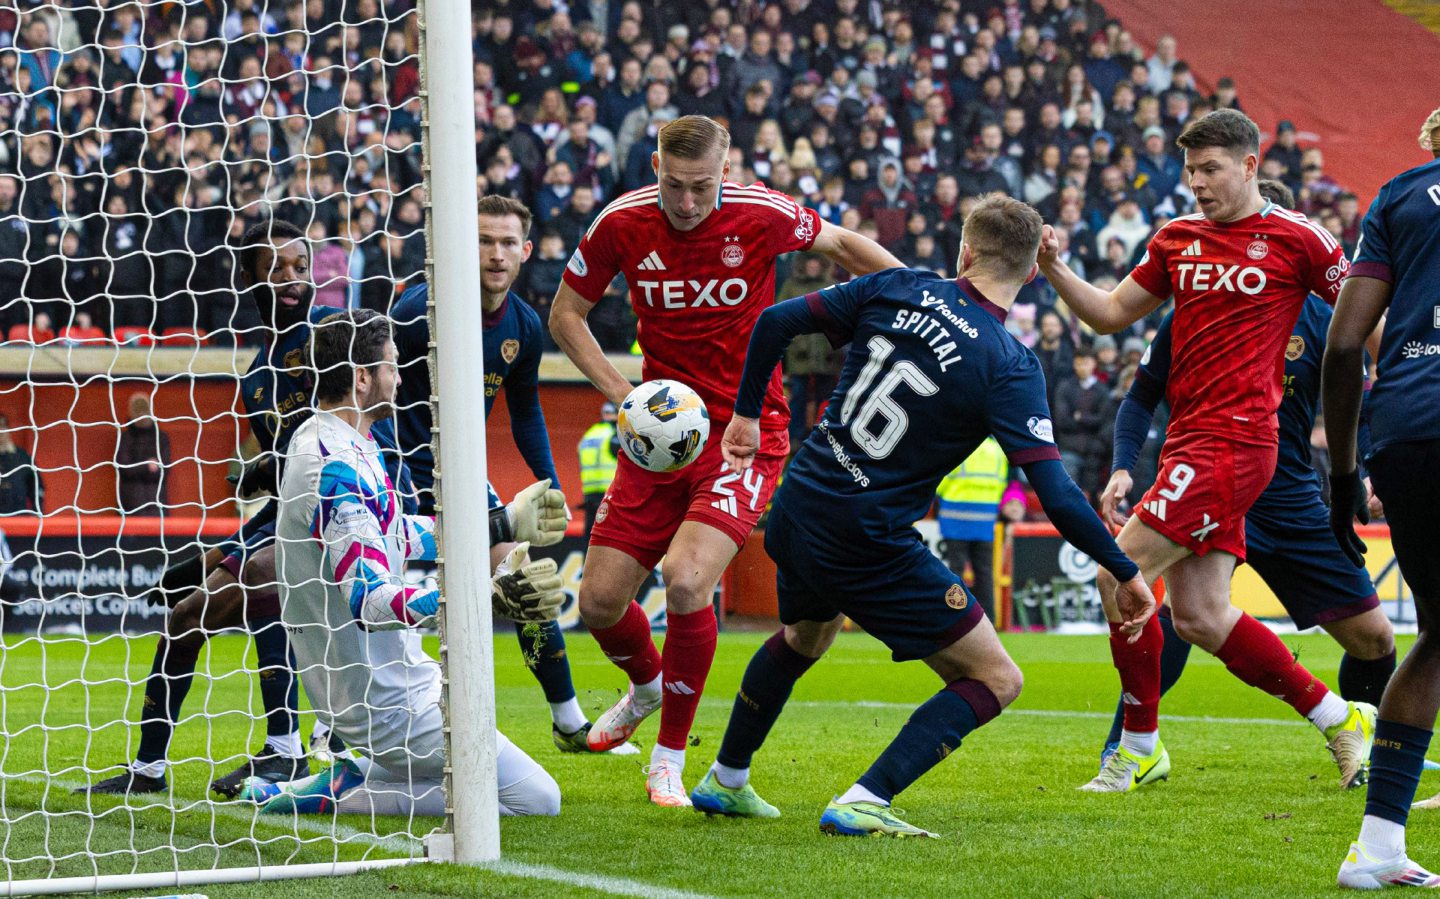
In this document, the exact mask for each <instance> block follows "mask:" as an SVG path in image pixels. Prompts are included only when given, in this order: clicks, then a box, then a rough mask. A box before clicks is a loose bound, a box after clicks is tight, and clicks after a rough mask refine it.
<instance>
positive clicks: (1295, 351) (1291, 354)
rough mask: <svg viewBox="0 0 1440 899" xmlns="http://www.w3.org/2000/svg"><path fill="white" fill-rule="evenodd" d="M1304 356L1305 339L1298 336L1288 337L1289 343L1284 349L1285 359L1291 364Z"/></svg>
mask: <svg viewBox="0 0 1440 899" xmlns="http://www.w3.org/2000/svg"><path fill="white" fill-rule="evenodd" d="M1303 355H1305V338H1303V337H1301V336H1300V335H1299V334H1292V335H1290V343H1289V344H1287V345H1286V347H1285V358H1286V359H1288V360H1289V361H1291V362H1294V361H1295V360H1296V359H1299V358H1300V357H1301V356H1303Z"/></svg>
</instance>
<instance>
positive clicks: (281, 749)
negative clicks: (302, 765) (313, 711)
mask: <svg viewBox="0 0 1440 899" xmlns="http://www.w3.org/2000/svg"><path fill="white" fill-rule="evenodd" d="M265 748H266V749H270V750H273V751H274V753H275V754H276V755H283V756H285V758H287V759H298V758H302V757H304V755H305V747H304V746H302V745H301V743H300V732H299V731H291V732H290V733H288V734H286V735H285V736H283V737H266V738H265Z"/></svg>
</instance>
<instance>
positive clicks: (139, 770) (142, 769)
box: [130, 759, 170, 778]
mask: <svg viewBox="0 0 1440 899" xmlns="http://www.w3.org/2000/svg"><path fill="white" fill-rule="evenodd" d="M169 767H170V763H169V762H167V761H165V760H164V759H161V760H160V761H158V762H140V761H135V762H131V763H130V770H131V771H134V772H135V773H136V774H138V775H140V776H141V777H157V778H158V777H164V776H165V771H166V769H167V768H169Z"/></svg>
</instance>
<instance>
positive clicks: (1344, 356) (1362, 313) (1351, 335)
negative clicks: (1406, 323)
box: [1320, 277, 1391, 566]
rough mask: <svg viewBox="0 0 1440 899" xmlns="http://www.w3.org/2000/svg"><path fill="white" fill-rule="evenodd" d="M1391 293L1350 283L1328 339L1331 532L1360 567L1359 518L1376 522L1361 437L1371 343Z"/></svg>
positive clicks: (1381, 284) (1363, 281)
mask: <svg viewBox="0 0 1440 899" xmlns="http://www.w3.org/2000/svg"><path fill="white" fill-rule="evenodd" d="M1390 294H1391V286H1390V284H1389V282H1386V281H1382V280H1380V279H1378V278H1366V277H1350V278H1348V279H1346V281H1345V286H1344V287H1343V288H1341V290H1340V299H1339V300H1338V301H1336V303H1335V317H1334V318H1333V319H1331V321H1330V333H1329V335H1328V336H1327V337H1326V338H1325V361H1324V364H1323V367H1322V370H1321V388H1320V393H1321V397H1322V398H1323V402H1324V409H1325V437H1326V440H1327V442H1328V443H1329V444H1330V530H1332V531H1333V532H1334V533H1335V539H1336V540H1337V541H1339V543H1340V548H1341V549H1342V550H1344V551H1345V555H1347V556H1349V557H1350V561H1352V562H1354V563H1355V564H1356V565H1357V566H1363V565H1364V564H1365V558H1364V555H1363V554H1364V552H1365V544H1364V542H1363V541H1362V540H1361V539H1360V538H1359V537H1358V536H1356V534H1355V525H1354V519H1355V518H1356V517H1359V518H1360V520H1361V521H1362V522H1364V521H1369V519H1370V513H1369V509H1368V508H1367V503H1366V499H1367V497H1366V494H1365V488H1364V485H1363V484H1361V482H1360V472H1359V471H1358V469H1357V464H1356V432H1357V430H1358V429H1359V427H1360V403H1361V400H1362V398H1363V396H1364V390H1365V373H1364V364H1365V343H1366V340H1367V339H1368V338H1369V336H1370V334H1371V333H1372V332H1373V331H1374V330H1375V328H1376V326H1378V325H1379V324H1380V319H1381V317H1382V316H1383V315H1384V314H1385V310H1386V308H1388V307H1389V305H1390Z"/></svg>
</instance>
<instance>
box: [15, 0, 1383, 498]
mask: <svg viewBox="0 0 1440 899" xmlns="http://www.w3.org/2000/svg"><path fill="white" fill-rule="evenodd" d="M15 6H16V7H17V8H18V9H17V8H11V6H10V4H8V3H3V2H0V46H5V45H12V46H11V47H10V48H9V49H4V50H0V123H3V126H0V131H3V135H0V137H3V139H0V309H3V310H4V312H3V319H0V325H3V327H4V328H6V329H7V334H8V335H9V336H10V338H11V339H12V340H13V339H20V340H34V341H39V340H44V339H48V338H51V337H56V338H65V337H69V338H70V339H72V340H96V339H107V338H109V337H111V336H114V337H119V338H122V339H123V338H125V337H130V338H131V339H137V338H136V335H137V334H139V333H140V332H144V333H145V334H155V335H161V338H160V339H162V340H164V339H175V340H181V341H183V340H187V339H193V338H192V337H191V336H190V335H191V334H192V333H193V332H195V331H196V330H198V331H201V332H207V333H208V335H209V338H208V339H210V340H212V341H220V342H224V341H227V340H231V339H235V337H236V335H237V334H238V337H239V339H241V340H246V339H250V338H249V337H248V336H247V334H246V333H245V332H246V330H247V329H248V328H250V327H252V326H253V325H254V324H255V320H254V316H253V313H252V312H251V311H250V310H249V309H248V308H247V307H246V304H245V303H243V302H240V301H238V300H237V297H236V292H235V285H234V282H233V275H234V272H233V260H234V254H233V245H234V243H235V241H236V240H237V238H238V236H239V235H240V234H241V233H242V232H243V231H244V229H245V228H246V227H247V226H248V225H249V224H250V223H251V222H254V221H257V220H259V219H260V218H261V217H263V216H265V215H271V214H273V215H275V216H278V217H281V218H285V219H288V220H290V221H293V222H295V223H297V224H299V225H301V226H302V227H304V228H306V229H307V230H308V233H309V235H310V237H311V238H312V240H313V241H314V247H315V250H314V272H315V278H316V280H317V283H318V284H319V285H320V287H319V290H318V293H317V302H320V303H325V304H328V305H334V306H337V307H343V306H364V307H368V308H373V309H377V310H380V311H386V310H388V306H389V304H390V302H391V301H392V300H393V299H394V297H395V296H396V295H397V294H396V291H397V290H398V289H399V288H400V287H401V286H403V285H404V284H406V283H407V282H408V283H413V282H414V280H415V279H416V278H417V277H421V276H423V275H422V269H423V264H424V258H425V245H424V240H425V238H424V211H423V210H424V196H423V189H422V187H421V172H420V166H419V161H420V144H419V139H420V128H419V121H420V108H419V102H420V101H419V98H418V89H419V72H418V64H417V57H416V45H417V41H418V37H419V35H418V28H417V23H416V20H415V16H414V14H413V8H414V2H413V0H345V2H341V0H269V2H268V3H267V2H265V0H189V2H179V0H176V2H172V3H159V4H153V3H147V4H143V5H142V4H140V3H137V2H127V0H111V2H109V3H108V8H107V9H106V11H104V12H103V13H102V12H99V11H97V10H96V9H95V6H96V3H95V0H58V2H53V3H50V4H48V5H47V6H46V7H45V8H44V9H43V10H41V9H38V8H35V7H38V4H37V3H35V2H33V0H28V2H27V0H21V2H18V3H16V4H15ZM474 7H475V12H474V17H473V38H474V41H473V43H474V51H475V59H476V62H475V69H474V76H475V78H474V80H475V85H474V97H475V115H476V125H475V144H476V157H477V162H478V165H479V170H480V188H481V190H482V192H491V193H501V194H505V195H509V196H515V197H518V198H520V199H522V200H524V201H525V202H526V203H527V204H529V205H530V206H531V208H532V209H533V210H534V211H535V215H536V225H535V233H534V234H533V235H532V237H533V238H534V240H535V254H534V256H533V257H532V260H531V261H530V263H529V264H528V265H527V267H526V270H525V272H524V273H523V275H522V280H521V281H520V282H519V284H518V289H519V290H520V291H521V292H522V293H523V295H524V296H525V297H526V298H527V299H529V300H530V301H531V302H532V303H533V304H534V305H535V306H536V308H537V309H538V310H539V311H540V312H541V315H542V316H544V315H545V314H546V311H547V308H548V305H549V303H550V300H551V297H552V296H553V295H554V292H555V289H556V286H557V285H558V283H559V280H560V274H561V271H562V270H563V268H564V266H565V262H566V260H567V259H568V257H569V255H570V253H571V251H572V250H573V249H574V247H575V245H576V242H577V241H578V239H579V237H580V235H581V234H582V233H583V232H584V230H585V229H586V227H588V225H589V223H590V222H591V221H593V219H594V218H595V216H596V215H597V214H598V213H599V211H600V210H601V209H602V208H603V207H604V205H605V204H606V203H607V202H609V201H611V200H613V199H614V198H615V197H616V196H617V195H619V194H621V193H623V192H625V191H628V190H632V189H634V188H637V187H641V186H644V185H646V184H649V183H652V182H653V181H654V177H655V176H654V174H653V172H652V170H651V167H650V153H651V151H652V150H653V149H654V147H655V135H656V132H657V130H658V128H659V127H660V126H661V125H663V124H664V123H665V122H667V121H670V120H672V119H674V118H675V117H676V116H679V115H685V114H691V113H699V114H705V115H710V116H714V117H716V118H721V119H724V120H725V121H726V122H727V123H728V125H729V128H730V131H731V134H732V147H731V151H730V163H731V178H732V179H733V180H737V181H741V182H745V183H750V182H753V181H763V182H765V183H766V184H768V185H769V186H770V187H772V188H773V189H775V190H779V191H783V192H785V193H788V194H791V195H792V196H794V197H795V198H796V199H797V200H800V201H801V202H803V203H805V204H807V205H810V206H812V207H814V208H816V209H817V210H819V212H820V214H821V215H822V216H823V217H824V218H825V219H826V220H828V221H831V222H834V223H837V224H841V225H844V226H846V227H849V228H852V229H855V230H858V231H860V232H862V233H866V234H868V235H870V236H873V237H875V238H876V239H878V240H880V241H881V242H882V243H884V244H885V245H886V246H889V247H893V248H895V250H896V253H897V255H898V256H899V257H900V258H901V259H902V260H903V261H904V262H905V263H906V264H909V265H914V266H918V267H923V268H929V269H933V270H935V271H937V272H942V273H945V274H949V275H953V274H955V272H954V271H953V268H954V260H955V259H956V257H957V254H958V250H959V242H960V223H961V222H962V221H963V219H964V216H965V214H966V212H967V210H968V208H969V205H970V204H971V203H972V202H973V200H974V198H975V197H977V196H979V195H981V194H983V193H986V192H990V191H1003V192H1005V193H1008V194H1011V195H1013V196H1017V197H1020V198H1023V199H1024V200H1026V201H1027V202H1029V203H1031V204H1032V205H1034V206H1035V207H1036V208H1037V209H1039V210H1040V212H1041V214H1042V215H1043V216H1044V218H1045V220H1046V221H1047V222H1049V223H1052V224H1054V225H1055V226H1056V227H1057V229H1058V231H1059V233H1060V235H1061V240H1062V242H1063V243H1062V248H1063V254H1064V256H1065V258H1066V261H1067V262H1068V263H1069V264H1070V266H1071V267H1072V268H1074V269H1076V270H1077V271H1079V272H1081V273H1082V274H1084V275H1085V276H1086V277H1088V278H1089V279H1090V280H1091V281H1092V282H1094V283H1096V284H1100V285H1103V284H1105V283H1107V282H1113V281H1115V280H1117V279H1121V278H1123V277H1124V276H1125V275H1126V273H1128V271H1129V270H1130V268H1131V267H1132V266H1133V264H1134V263H1135V262H1136V260H1137V259H1138V258H1139V256H1140V255H1141V254H1143V252H1144V249H1145V244H1146V242H1147V240H1148V238H1149V237H1150V235H1151V234H1153V233H1154V231H1155V229H1156V228H1158V227H1159V226H1160V225H1162V224H1163V223H1164V222H1166V221H1167V220H1168V219H1169V218H1171V217H1173V216H1175V215H1178V214H1183V213H1186V212H1189V211H1192V210H1193V198H1192V197H1191V196H1190V194H1189V192H1188V190H1187V188H1186V186H1185V184H1184V178H1183V171H1182V163H1181V158H1180V156H1179V154H1178V151H1177V149H1176V147H1175V144H1174V139H1175V136H1176V135H1177V133H1178V132H1179V130H1180V129H1181V128H1182V127H1183V126H1184V124H1185V122H1186V121H1188V120H1189V119H1190V118H1192V117H1195V116H1198V115H1202V114H1203V113H1205V112H1206V111H1209V110H1211V109H1215V108H1218V107H1227V106H1228V107H1236V108H1239V107H1240V105H1241V94H1240V92H1239V91H1238V90H1237V85H1235V84H1234V83H1233V82H1232V81H1231V80H1230V79H1229V78H1224V77H1221V78H1219V79H1218V80H1217V81H1216V87H1215V90H1214V92H1213V93H1210V94H1204V93H1202V92H1201V91H1199V90H1198V89H1197V87H1196V80H1195V76H1194V74H1193V73H1192V72H1191V71H1190V69H1189V67H1188V66H1187V65H1186V63H1185V62H1184V60H1183V58H1181V56H1180V52H1179V50H1180V48H1178V47H1177V45H1176V41H1175V40H1174V39H1173V38H1171V37H1168V36H1167V37H1164V38H1162V39H1161V40H1160V41H1159V43H1158V46H1157V47H1156V48H1155V50H1154V52H1153V53H1151V54H1149V55H1148V56H1147V55H1146V54H1145V53H1144V52H1143V51H1142V50H1141V48H1140V47H1138V46H1137V45H1136V43H1135V41H1134V39H1133V38H1132V36H1131V34H1130V33H1129V32H1128V31H1126V30H1125V27H1124V24H1123V23H1121V22H1118V21H1116V20H1114V19H1112V18H1110V17H1108V16H1107V14H1106V12H1105V10H1104V9H1103V7H1102V6H1101V5H1100V4H1098V3H1094V2H1084V0H1004V2H1001V0H984V2H977V0H939V2H932V0H915V2H909V3H896V2H860V0H779V2H752V0H742V2H732V0H695V2H687V3H656V2H640V0H628V2H621V0H601V2H584V0H581V2H574V3H570V4H568V5H567V4H566V3H564V2H562V0H514V2H509V3H484V2H477V3H476V4H474ZM1207 74H1208V75H1221V74H1223V73H1207ZM442 88H443V86H442ZM1276 131H1277V134H1276V136H1275V137H1274V140H1273V142H1272V143H1269V144H1268V145H1267V146H1266V147H1265V148H1264V150H1263V154H1262V155H1263V163H1262V169H1261V172H1262V175H1263V176H1268V177H1274V178H1278V179H1280V180H1283V181H1285V182H1286V183H1288V184H1289V185H1290V186H1291V188H1292V189H1293V190H1294V191H1295V193H1296V196H1297V198H1298V201H1297V205H1298V207H1299V208H1300V210H1301V211H1303V212H1305V213H1307V214H1309V215H1311V216H1313V217H1315V218H1317V219H1318V221H1319V222H1320V223H1321V224H1322V225H1323V226H1324V227H1326V228H1327V229H1329V230H1330V231H1331V232H1332V233H1334V234H1335V235H1336V236H1337V237H1339V238H1340V239H1341V240H1342V241H1343V242H1344V243H1345V244H1346V247H1347V249H1351V248H1353V244H1354V241H1355V239H1356V236H1357V232H1358V228H1359V219H1360V210H1359V208H1358V203H1357V201H1356V198H1355V197H1354V195H1352V194H1350V193H1348V192H1346V191H1345V190H1344V189H1343V188H1342V187H1341V186H1340V185H1338V184H1336V183H1335V182H1334V181H1333V180H1332V179H1331V178H1329V177H1328V176H1327V175H1326V174H1325V171H1324V160H1323V157H1322V154H1321V151H1320V150H1319V149H1318V148H1315V147H1313V146H1312V147H1308V148H1307V147H1303V146H1301V145H1300V144H1299V143H1297V139H1298V137H1299V134H1298V133H1297V131H1296V128H1295V127H1294V126H1293V124H1291V123H1290V122H1281V123H1280V124H1279V126H1278V128H1277V129H1276ZM845 277H847V276H846V274H845V273H844V272H832V271H829V270H828V263H827V262H825V261H824V260H820V259H817V258H810V257H807V256H804V255H801V256H797V257H793V258H788V259H785V260H783V261H782V264H781V271H780V272H779V273H778V278H777V283H778V284H780V285H781V287H780V292H781V294H785V295H789V294H793V293H799V292H803V291H804V290H808V289H812V288H813V286H814V285H819V284H825V283H830V282H832V281H834V280H838V279H843V278H845ZM157 298H158V302H157ZM1157 321H1158V313H1157V316H1155V317H1152V318H1151V319H1149V320H1147V322H1145V323H1143V326H1142V327H1137V329H1136V330H1134V331H1132V332H1127V333H1124V334H1120V335H1116V336H1115V337H1114V338H1100V339H1098V340H1097V339H1094V338H1093V335H1088V334H1086V333H1085V332H1084V329H1083V328H1082V327H1081V325H1080V324H1079V322H1078V321H1077V320H1076V319H1075V318H1074V317H1073V316H1072V315H1070V314H1069V312H1068V311H1067V310H1066V309H1065V308H1064V306H1063V305H1062V304H1057V302H1056V299H1055V295H1054V292H1053V291H1052V290H1051V289H1050V288H1049V287H1048V285H1046V284H1045V283H1044V281H1043V280H1037V281H1036V282H1034V283H1032V284H1031V285H1030V286H1029V287H1027V289H1026V291H1025V293H1024V294H1022V296H1021V298H1020V301H1019V302H1018V303H1017V305H1016V307H1015V309H1014V311H1013V312H1012V314H1011V316H1010V319H1009V327H1010V328H1011V329H1012V330H1013V332H1014V333H1015V335H1016V337H1018V338H1019V339H1020V340H1021V341H1022V342H1024V343H1025V344H1027V345H1029V346H1031V347H1032V348H1033V349H1034V350H1035V351H1036V353H1037V354H1038V355H1039V357H1040V359H1041V362H1042V364H1043V365H1044V367H1045V371H1046V374H1047V377H1048V379H1049V383H1050V391H1051V399H1052V404H1053V406H1054V408H1055V413H1056V432H1057V436H1058V438H1059V440H1060V445H1061V447H1062V449H1063V450H1064V453H1065V458H1066V461H1067V463H1068V464H1069V465H1070V467H1071V469H1072V471H1073V472H1074V473H1075V474H1076V475H1077V476H1078V477H1080V478H1081V479H1082V485H1083V486H1085V487H1087V488H1088V489H1090V490H1092V491H1093V490H1095V489H1097V487H1098V486H1099V485H1098V484H1097V483H1096V480H1097V479H1098V480H1099V482H1100V483H1103V480H1104V477H1105V475H1106V474H1107V473H1108V451H1109V433H1108V423H1109V422H1110V420H1111V419H1113V408H1114V403H1115V402H1116V401H1117V398H1118V396H1119V395H1120V393H1121V392H1123V390H1124V389H1125V388H1126V387H1127V386H1128V383H1129V380H1130V378H1131V377H1132V376H1133V372H1134V370H1135V366H1136V363H1137V361H1138V359H1139V357H1140V354H1141V353H1143V351H1144V347H1145V341H1146V339H1147V337H1148V336H1149V335H1148V334H1147V332H1146V330H1145V329H1146V328H1148V327H1153V326H1154V324H1155V323H1156V322H1157ZM590 323H591V325H592V327H593V329H594V331H595V333H596V336H597V338H598V339H599V340H600V341H601V344H602V346H604V347H605V348H606V349H608V350H610V351H613V352H629V351H631V349H632V346H633V343H634V337H635V328H634V317H633V315H631V313H630V310H629V305H628V301H627V300H626V297H625V293H624V283H623V281H617V283H616V284H614V285H613V286H612V288H611V290H610V292H609V294H607V296H606V297H605V299H604V300H603V301H602V302H601V304H600V307H599V308H598V309H597V310H596V312H595V313H594V314H593V315H592V316H591V318H590ZM167 333H168V335H169V336H168V337H166V336H165V335H166V334H167ZM138 339H148V338H145V337H140V338H138ZM838 362H839V359H838V358H837V356H836V355H835V354H832V353H830V352H828V350H826V349H825V348H821V347H807V346H803V345H797V346H796V348H795V349H794V350H792V352H791V355H790V357H789V358H788V359H787V374H788V377H789V383H790V386H791V391H792V397H793V398H794V399H795V400H796V403H797V411H799V412H801V418H802V421H804V420H808V418H809V417H810V416H813V414H814V410H815V406H816V404H815V399H816V397H823V396H824V395H825V393H826V392H827V390H828V388H827V385H829V384H833V377H834V374H835V372H836V371H837V366H838ZM797 427H798V426H797ZM1137 480H1142V481H1144V480H1146V479H1144V478H1143V477H1137ZM1147 482H1148V481H1147Z"/></svg>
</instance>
